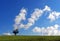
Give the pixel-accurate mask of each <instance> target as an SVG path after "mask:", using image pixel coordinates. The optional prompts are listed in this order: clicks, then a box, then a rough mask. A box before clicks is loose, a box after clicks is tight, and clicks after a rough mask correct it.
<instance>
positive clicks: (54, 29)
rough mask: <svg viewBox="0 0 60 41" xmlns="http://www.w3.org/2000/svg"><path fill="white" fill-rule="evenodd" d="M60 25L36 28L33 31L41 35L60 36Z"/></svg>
mask: <svg viewBox="0 0 60 41" xmlns="http://www.w3.org/2000/svg"><path fill="white" fill-rule="evenodd" d="M59 27H60V26H59V25H58V24H55V25H54V26H49V27H46V28H45V27H35V28H34V29H33V30H32V31H33V32H34V33H36V32H38V33H41V35H60V30H58V29H59Z"/></svg>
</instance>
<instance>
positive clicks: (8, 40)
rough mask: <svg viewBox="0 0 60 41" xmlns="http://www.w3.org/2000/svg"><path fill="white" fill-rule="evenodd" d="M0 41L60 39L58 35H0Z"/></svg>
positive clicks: (46, 40)
mask: <svg viewBox="0 0 60 41" xmlns="http://www.w3.org/2000/svg"><path fill="white" fill-rule="evenodd" d="M0 41H60V36H0Z"/></svg>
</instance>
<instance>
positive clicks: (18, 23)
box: [14, 6, 51, 29]
mask: <svg viewBox="0 0 60 41" xmlns="http://www.w3.org/2000/svg"><path fill="white" fill-rule="evenodd" d="M45 11H51V9H50V7H48V6H45V8H44V9H43V10H41V9H39V8H36V9H34V12H33V13H32V14H31V17H30V18H28V23H27V24H22V23H21V21H22V20H25V19H26V17H25V15H26V13H27V11H26V9H21V11H20V13H19V15H17V16H16V18H15V24H14V29H18V28H25V29H28V28H29V27H31V26H32V25H33V24H34V23H35V21H37V20H38V19H39V17H40V16H42V14H43V13H44V12H45Z"/></svg>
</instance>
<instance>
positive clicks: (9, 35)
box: [3, 32, 12, 36]
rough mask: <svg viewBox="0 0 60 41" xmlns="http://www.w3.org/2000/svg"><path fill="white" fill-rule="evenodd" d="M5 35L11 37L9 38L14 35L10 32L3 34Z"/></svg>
mask: <svg viewBox="0 0 60 41" xmlns="http://www.w3.org/2000/svg"><path fill="white" fill-rule="evenodd" d="M3 35H9V36H10V35H12V34H11V33H9V32H8V33H3Z"/></svg>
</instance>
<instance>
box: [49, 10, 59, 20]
mask: <svg viewBox="0 0 60 41" xmlns="http://www.w3.org/2000/svg"><path fill="white" fill-rule="evenodd" d="M58 18H60V12H56V11H52V12H51V13H50V14H49V16H48V19H50V21H55V20H56V19H58Z"/></svg>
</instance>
